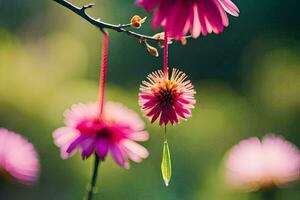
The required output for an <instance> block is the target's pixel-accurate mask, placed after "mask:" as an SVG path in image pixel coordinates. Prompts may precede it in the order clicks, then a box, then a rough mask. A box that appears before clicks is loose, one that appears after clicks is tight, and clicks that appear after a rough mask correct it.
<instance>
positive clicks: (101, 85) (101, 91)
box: [99, 31, 108, 120]
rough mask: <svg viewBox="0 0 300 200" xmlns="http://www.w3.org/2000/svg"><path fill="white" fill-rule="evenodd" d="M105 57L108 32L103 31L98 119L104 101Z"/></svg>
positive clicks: (106, 55) (100, 115) (106, 54)
mask: <svg viewBox="0 0 300 200" xmlns="http://www.w3.org/2000/svg"><path fill="white" fill-rule="evenodd" d="M107 57H108V33H107V32H105V31H103V38H102V56H101V65H100V80H99V111H100V112H99V119H100V120H101V118H102V114H103V107H104V101H105V88H106V74H107Z"/></svg>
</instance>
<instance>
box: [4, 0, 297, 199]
mask: <svg viewBox="0 0 300 200" xmlns="http://www.w3.org/2000/svg"><path fill="white" fill-rule="evenodd" d="M72 2H73V3H75V4H76V5H82V4H84V3H89V2H90V1H83V0H72ZM94 2H95V3H96V6H95V7H94V8H93V9H90V10H89V11H88V12H89V13H90V14H91V15H92V16H95V17H101V19H103V20H104V21H107V22H111V23H115V24H118V23H128V22H129V20H130V18H131V17H132V16H133V15H135V14H139V15H141V16H144V15H146V13H145V12H144V11H143V10H142V9H140V8H137V7H135V6H134V3H133V0H130V1H129V0H126V1H125V0H109V1H107V0H106V1H105V0H94ZM234 2H235V3H236V4H237V5H238V7H239V8H240V10H241V15H240V17H238V18H233V17H230V26H229V28H227V29H226V30H225V32H224V33H222V34H221V35H209V36H207V37H200V38H198V39H197V40H188V44H187V45H186V46H182V45H181V44H180V43H175V44H173V45H171V47H170V65H171V66H174V67H177V68H179V69H181V70H183V71H185V72H186V73H187V74H188V75H189V77H190V79H191V80H192V81H193V83H194V85H195V87H196V90H197V105H196V109H195V110H194V113H193V117H192V118H191V119H190V120H188V121H187V122H183V123H182V124H180V125H179V126H176V127H172V128H169V143H170V148H171V153H172V160H173V178H172V181H171V184H170V186H169V187H168V188H166V187H165V186H164V185H163V181H162V178H161V174H160V160H161V152H162V133H163V130H162V129H159V128H158V126H157V124H155V125H154V126H151V125H150V124H149V123H148V122H147V130H149V132H150V134H151V139H150V140H149V141H148V142H146V143H145V146H146V147H147V148H148V149H149V151H150V157H149V158H148V159H146V160H145V161H144V162H142V163H141V164H132V167H131V169H130V170H129V171H128V170H125V169H121V168H119V167H118V166H117V165H116V164H115V163H114V162H113V161H112V160H111V159H110V158H109V159H108V160H107V161H106V162H105V163H102V166H101V169H100V178H99V179H98V186H99V191H100V192H99V193H98V194H97V196H96V198H95V199H109V200H117V199H125V200H152V199H155V200H183V199H184V200H200V199H202V200H220V199H222V200H256V199H258V195H257V194H255V193H254V194H240V193H236V192H233V191H230V190H229V189H228V188H227V187H226V185H225V183H224V180H223V176H222V159H223V156H224V154H225V153H226V151H227V150H228V149H229V148H230V147H231V146H232V145H233V144H235V143H237V142H238V141H239V140H241V139H245V138H247V137H249V136H263V135H264V134H266V133H269V132H273V133H277V134H281V135H283V136H284V137H285V138H286V139H288V140H290V141H292V142H293V143H295V144H296V145H297V146H298V147H299V145H300V135H299V130H300V125H299V124H300V123H299V121H300V50H299V45H300V29H299V20H300V13H299V11H298V8H299V6H300V2H298V1H295V0H286V1H282V0H264V1H253V0H243V1H242V0H234ZM149 17H150V16H149ZM149 19H150V18H149ZM140 31H141V32H142V33H146V34H150V35H151V34H154V33H155V32H154V31H153V30H151V29H150V20H148V22H147V23H145V24H144V26H143V27H142V29H141V30H140ZM157 31H159V30H157ZM100 47H101V34H100V32H99V31H98V30H97V29H96V28H94V27H93V26H91V25H90V24H88V23H87V22H86V21H84V20H83V19H81V18H80V17H78V16H76V15H74V14H73V13H71V12H70V11H69V10H66V9H65V8H63V7H61V6H60V5H58V4H56V3H55V2H53V1H51V0H50V1H49V0H48V1H34V0H22V1H20V0H0V127H6V128H8V129H10V130H14V131H16V132H19V133H21V134H22V135H24V136H25V137H27V138H28V139H29V140H30V141H31V142H32V143H33V144H34V145H35V146H36V148H37V150H38V152H39V154H40V159H41V176H40V180H39V182H38V184H37V185H36V186H34V187H33V188H25V187H22V186H19V185H15V184H13V183H6V184H1V186H0V199H4V200H6V199H10V200H11V199H12V200H14V199H18V200H19V199H22V200H27V199H28V200H35V199H44V200H48V199H49V200H53V199H57V200H60V199H61V200H68V199H70V200H71V199H72V200H73V199H82V196H83V194H84V192H85V187H86V185H87V183H88V181H89V178H90V174H91V168H92V162H91V161H92V159H89V160H88V161H82V160H81V158H80V156H79V155H76V156H74V157H72V158H70V159H68V160H66V161H63V160H61V158H60V157H59V150H58V148H57V147H56V146H55V145H54V144H53V141H52V132H53V130H54V129H55V128H57V127H60V126H62V125H63V116H62V113H63V111H64V110H65V109H66V108H68V107H70V105H71V104H73V103H77V102H87V101H95V100H97V92H98V90H97V86H98V74H99V60H100V52H101V49H100ZM161 65H162V57H158V58H156V57H153V56H151V55H150V54H149V53H147V51H146V50H145V48H144V47H142V46H141V45H140V44H139V43H138V41H137V40H136V39H135V38H132V37H128V36H127V35H125V34H120V33H115V32H110V55H109V69H108V97H107V99H109V100H113V101H120V102H122V103H123V104H125V105H127V106H128V107H130V108H132V109H135V110H136V111H137V112H139V113H140V111H139V108H138V104H137V93H138V88H139V84H140V82H141V81H142V80H143V79H145V77H146V75H147V74H148V73H150V72H151V71H153V70H154V69H158V68H161ZM145 120H146V119H145ZM299 196H300V184H297V183H296V184H294V185H292V186H291V187H290V188H286V189H281V190H278V191H277V192H276V200H298V199H299Z"/></svg>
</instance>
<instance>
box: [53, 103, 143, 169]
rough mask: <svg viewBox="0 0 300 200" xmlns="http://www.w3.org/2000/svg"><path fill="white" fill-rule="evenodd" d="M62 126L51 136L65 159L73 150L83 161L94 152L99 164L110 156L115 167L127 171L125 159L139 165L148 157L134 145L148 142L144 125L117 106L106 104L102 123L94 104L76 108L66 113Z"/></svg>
mask: <svg viewBox="0 0 300 200" xmlns="http://www.w3.org/2000/svg"><path fill="white" fill-rule="evenodd" d="M65 124H66V127H62V128H59V129H57V130H56V131H55V132H54V133H53V137H54V142H55V144H56V145H57V146H58V147H60V150H61V156H62V158H64V159H66V158H68V157H69V156H70V155H71V154H72V153H73V152H74V151H75V150H76V149H79V150H80V152H81V155H82V157H83V158H88V157H89V156H90V155H91V154H92V153H94V152H96V154H97V155H98V156H99V157H100V159H102V160H104V159H105V157H106V156H107V154H108V152H110V153H111V155H112V157H113V158H114V160H115V161H116V163H117V164H119V165H120V166H122V167H125V168H129V162H128V159H131V160H133V161H135V162H141V161H142V159H144V158H146V157H148V151H147V149H146V148H144V147H143V146H141V145H140V144H138V143H136V142H135V141H146V140H148V133H147V132H146V131H143V129H144V122H143V121H142V120H141V119H140V118H139V116H138V115H137V114H136V113H135V112H133V111H132V110H129V109H128V108H126V107H124V106H123V105H121V104H119V103H113V102H107V103H106V104H105V106H104V111H103V115H102V120H101V121H100V120H99V105H98V104H97V103H88V104H75V105H73V106H72V107H71V109H68V110H66V112H65Z"/></svg>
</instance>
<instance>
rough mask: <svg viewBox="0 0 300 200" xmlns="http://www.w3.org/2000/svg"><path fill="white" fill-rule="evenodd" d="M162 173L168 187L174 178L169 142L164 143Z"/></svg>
mask: <svg viewBox="0 0 300 200" xmlns="http://www.w3.org/2000/svg"><path fill="white" fill-rule="evenodd" d="M161 173H162V177H163V179H164V182H165V185H166V186H168V185H169V182H170V180H171V176H172V165H171V155H170V149H169V145H168V142H167V141H165V142H164V147H163V156H162V161H161Z"/></svg>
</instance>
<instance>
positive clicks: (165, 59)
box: [164, 31, 169, 78]
mask: <svg viewBox="0 0 300 200" xmlns="http://www.w3.org/2000/svg"><path fill="white" fill-rule="evenodd" d="M168 56H169V55H168V34H167V31H165V34H164V76H165V78H168Z"/></svg>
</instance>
